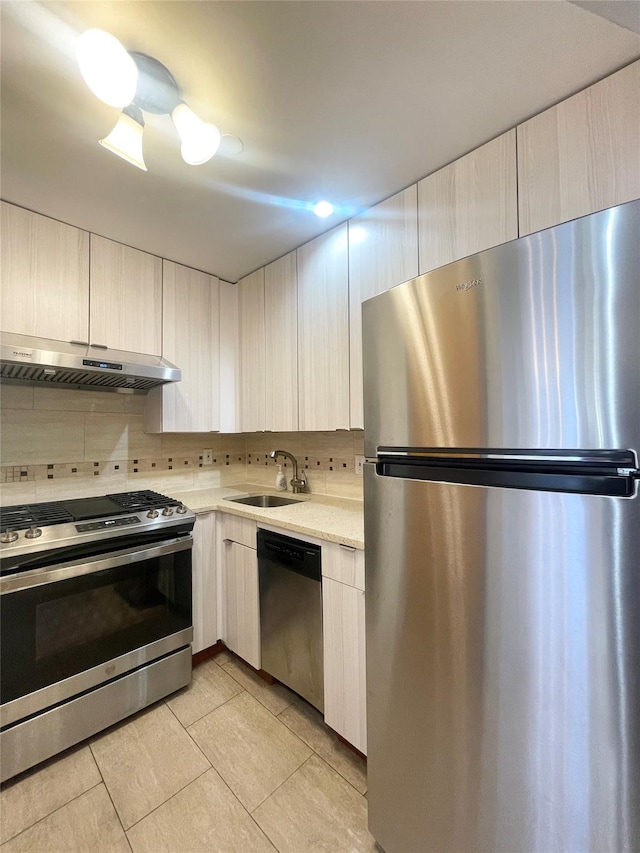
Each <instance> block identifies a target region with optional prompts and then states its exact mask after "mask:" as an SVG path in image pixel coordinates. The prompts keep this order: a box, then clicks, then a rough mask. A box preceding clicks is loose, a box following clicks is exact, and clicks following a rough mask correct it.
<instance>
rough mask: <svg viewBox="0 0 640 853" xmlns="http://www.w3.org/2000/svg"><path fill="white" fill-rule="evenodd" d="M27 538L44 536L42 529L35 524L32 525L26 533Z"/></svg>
mask: <svg viewBox="0 0 640 853" xmlns="http://www.w3.org/2000/svg"><path fill="white" fill-rule="evenodd" d="M24 536H25V539H37V538H38V536H42V530H40V528H39V527H36V526H35V525H32V526H31V527H30V528H29V529H28V530H27V532H26V533H25V534H24Z"/></svg>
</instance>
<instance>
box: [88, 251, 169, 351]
mask: <svg viewBox="0 0 640 853" xmlns="http://www.w3.org/2000/svg"><path fill="white" fill-rule="evenodd" d="M90 334H91V343H92V344H100V345H104V346H107V347H109V348H110V349H120V350H126V351H127V352H141V353H147V354H149V355H161V354H162V260H161V259H160V258H157V257H156V256H155V255H149V254H147V253H146V252H140V251H139V250H138V249H132V248H130V247H129V246H124V245H122V243H114V242H113V240H105V238H104V237H98V236H97V235H95V234H92V235H91V324H90Z"/></svg>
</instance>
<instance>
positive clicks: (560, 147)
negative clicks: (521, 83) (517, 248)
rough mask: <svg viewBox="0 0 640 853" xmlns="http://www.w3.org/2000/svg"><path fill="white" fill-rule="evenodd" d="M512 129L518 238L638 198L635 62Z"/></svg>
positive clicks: (639, 86)
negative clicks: (515, 148)
mask: <svg viewBox="0 0 640 853" xmlns="http://www.w3.org/2000/svg"><path fill="white" fill-rule="evenodd" d="M517 132H518V199H519V204H518V206H519V214H520V235H521V236H524V235H525V234H531V233H532V232H534V231H540V230H541V229H542V228H549V227H550V226H551V225H557V224H558V223H559V222H566V221H568V220H569V219H575V218H576V217H577V216H585V215H586V214H588V213H594V212H595V211H597V210H604V208H607V207H612V206H613V205H615V204H623V203H624V202H626V201H631V200H632V199H636V198H640V60H639V61H638V62H634V63H633V64H632V65H628V66H627V67H626V68H623V69H622V70H621V71H618V72H617V73H616V74H612V75H611V76H610V77H606V78H605V79H604V80H600V82H599V83H596V84H595V85H593V86H590V87H589V88H588V89H585V90H584V91H583V92H579V93H578V94H577V95H573V96H572V97H571V98H568V99H567V100H566V101H562V103H560V104H557V105H556V106H555V107H551V109H548V110H546V111H545V112H543V113H541V114H540V115H537V116H535V117H534V118H532V119H530V120H529V121H527V122H525V123H524V124H521V125H519V126H518V128H517Z"/></svg>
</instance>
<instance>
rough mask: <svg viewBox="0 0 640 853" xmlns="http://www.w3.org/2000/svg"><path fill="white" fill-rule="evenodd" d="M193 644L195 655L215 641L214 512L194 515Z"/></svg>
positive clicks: (216, 629)
mask: <svg viewBox="0 0 640 853" xmlns="http://www.w3.org/2000/svg"><path fill="white" fill-rule="evenodd" d="M191 589H192V604H193V643H192V646H191V651H192V653H193V654H194V655H195V654H196V653H197V652H201V651H202V650H203V649H208V648H209V646H213V645H214V644H215V643H217V642H218V618H217V607H218V602H217V593H216V555H215V513H213V512H204V513H199V514H198V515H196V523H195V527H194V528H193V559H192V572H191Z"/></svg>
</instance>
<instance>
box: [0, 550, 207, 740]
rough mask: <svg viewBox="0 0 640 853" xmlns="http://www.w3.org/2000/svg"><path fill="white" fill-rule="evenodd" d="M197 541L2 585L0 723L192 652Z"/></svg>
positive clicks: (72, 564)
mask: <svg viewBox="0 0 640 853" xmlns="http://www.w3.org/2000/svg"><path fill="white" fill-rule="evenodd" d="M192 545H193V540H192V538H191V536H183V537H179V538H175V539H168V540H167V539H165V540H162V541H159V542H152V543H146V544H145V545H144V546H143V547H140V545H137V546H136V545H128V546H127V547H121V548H120V549H117V550H116V549H114V550H111V551H108V552H107V553H102V554H99V555H96V556H94V557H83V558H82V559H76V560H70V561H66V562H53V561H52V560H51V558H50V561H47V558H46V555H44V557H43V558H42V559H41V560H40V563H44V562H47V565H41V566H39V567H38V568H32V569H29V570H28V571H23V572H22V573H17V574H11V575H8V576H7V575H5V576H4V577H3V578H2V579H1V580H0V611H1V619H0V632H1V670H0V673H1V675H0V685H1V702H2V709H1V724H2V726H6V725H10V724H11V723H14V722H16V721H18V720H21V719H24V718H25V717H26V716H29V715H30V714H34V713H37V712H38V711H41V710H43V709H44V708H48V707H51V706H52V705H54V704H56V703H58V702H62V701H64V700H65V699H68V698H69V697H71V696H75V695H77V694H78V693H81V692H83V691H85V690H89V689H90V688H92V687H94V686H95V685H97V684H102V683H104V682H106V681H109V680H111V679H114V678H117V677H119V676H120V675H122V674H123V673H126V672H130V671H131V670H134V669H136V668H138V667H140V666H144V665H145V664H147V663H148V662H149V661H152V660H156V659H158V658H160V657H162V656H163V655H166V654H169V653H170V652H172V651H174V650H176V649H179V648H181V647H184V646H188V645H189V643H190V642H191V638H192V626H191V548H192Z"/></svg>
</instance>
